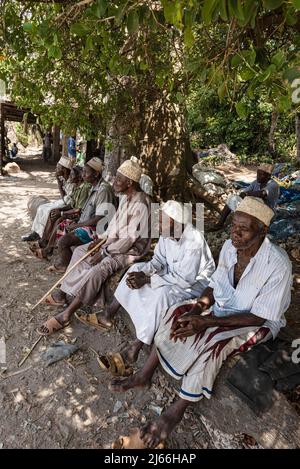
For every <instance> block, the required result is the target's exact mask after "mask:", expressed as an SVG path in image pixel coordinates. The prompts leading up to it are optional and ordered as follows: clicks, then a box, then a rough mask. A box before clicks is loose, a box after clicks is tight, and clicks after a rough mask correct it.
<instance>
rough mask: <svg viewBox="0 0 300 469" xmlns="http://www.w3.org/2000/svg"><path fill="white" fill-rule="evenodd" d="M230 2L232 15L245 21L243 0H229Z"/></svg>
mask: <svg viewBox="0 0 300 469" xmlns="http://www.w3.org/2000/svg"><path fill="white" fill-rule="evenodd" d="M228 4H229V5H228V6H229V11H230V13H231V16H235V17H236V18H237V19H238V20H240V21H244V19H245V15H244V10H243V6H242V2H241V0H229V2H228Z"/></svg>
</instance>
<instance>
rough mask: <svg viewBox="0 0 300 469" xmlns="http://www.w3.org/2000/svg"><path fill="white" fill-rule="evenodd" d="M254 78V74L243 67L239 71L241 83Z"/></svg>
mask: <svg viewBox="0 0 300 469" xmlns="http://www.w3.org/2000/svg"><path fill="white" fill-rule="evenodd" d="M254 76H255V72H254V71H253V70H251V69H250V68H248V67H244V68H243V69H242V70H241V71H240V77H241V79H242V80H243V81H249V80H251V79H252V78H253V77H254Z"/></svg>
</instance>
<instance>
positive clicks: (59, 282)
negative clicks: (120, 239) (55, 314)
mask: <svg viewBox="0 0 300 469" xmlns="http://www.w3.org/2000/svg"><path fill="white" fill-rule="evenodd" d="M105 241H106V239H102V241H100V242H99V244H97V245H96V246H95V247H93V249H91V250H90V251H88V252H87V253H86V254H85V255H84V256H82V257H81V258H80V259H78V261H77V262H75V264H74V265H72V267H71V268H70V269H69V270H67V271H66V272H65V273H64V275H63V276H62V277H61V278H60V279H59V280H58V281H57V282H56V283H55V285H53V287H52V288H50V290H49V291H47V293H45V295H44V296H43V297H42V298H41V299H40V300H39V301H38V302H37V304H36V305H34V306H33V308H31V311H33V310H34V309H35V308H36V307H37V306H38V305H39V304H40V303H42V302H43V301H44V300H45V298H47V296H48V295H50V293H51V292H52V291H53V290H54V289H55V288H56V287H57V286H58V285H59V284H61V282H62V281H63V280H64V279H65V278H66V277H67V275H69V273H70V272H72V270H73V269H75V267H77V266H78V264H80V262H81V261H84V259H86V258H87V257H89V256H90V255H91V254H92V253H93V252H95V251H96V250H97V249H99V248H100V247H101V246H102V245H103V244H104V243H105Z"/></svg>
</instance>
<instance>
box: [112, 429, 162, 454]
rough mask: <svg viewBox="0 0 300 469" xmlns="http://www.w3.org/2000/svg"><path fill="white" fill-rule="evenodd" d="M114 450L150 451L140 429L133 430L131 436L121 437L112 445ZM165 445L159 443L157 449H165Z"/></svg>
mask: <svg viewBox="0 0 300 469" xmlns="http://www.w3.org/2000/svg"><path fill="white" fill-rule="evenodd" d="M111 447H112V449H148V448H147V447H146V446H145V444H144V442H143V440H142V439H141V437H140V430H139V428H132V430H130V435H129V436H119V438H118V439H117V440H115V441H114V442H113V443H112V445H111ZM165 447H166V446H165V443H163V442H161V443H159V444H158V445H157V446H156V448H155V449H164V448H165Z"/></svg>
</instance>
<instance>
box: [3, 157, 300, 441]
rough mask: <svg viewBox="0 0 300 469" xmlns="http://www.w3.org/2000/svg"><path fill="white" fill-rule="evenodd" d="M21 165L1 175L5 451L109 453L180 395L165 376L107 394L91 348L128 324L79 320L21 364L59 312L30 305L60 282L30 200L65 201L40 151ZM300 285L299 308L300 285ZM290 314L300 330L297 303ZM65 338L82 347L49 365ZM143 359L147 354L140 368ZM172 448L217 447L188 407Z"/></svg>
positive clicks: (101, 348)
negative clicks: (47, 354) (105, 328)
mask: <svg viewBox="0 0 300 469" xmlns="http://www.w3.org/2000/svg"><path fill="white" fill-rule="evenodd" d="M18 164H19V165H20V167H21V169H22V171H21V172H20V173H18V174H15V175H12V176H9V177H0V196H1V205H0V224H1V232H0V243H1V263H0V338H1V337H2V336H3V337H5V342H6V347H7V370H6V371H5V372H2V374H0V421H1V426H0V448H109V447H110V445H111V443H112V441H113V440H114V439H115V438H116V437H117V436H118V435H122V434H128V429H129V428H131V427H135V426H140V425H141V424H143V423H144V422H146V421H148V420H153V419H155V417H156V416H157V415H158V414H160V413H161V411H162V409H163V408H164V407H165V406H166V405H168V404H169V403H170V402H171V401H172V400H173V398H174V392H173V390H172V387H171V385H170V384H168V381H167V379H166V377H165V376H164V375H163V374H162V373H161V372H157V373H156V375H155V378H154V382H153V385H152V387H151V389H150V390H149V391H147V392H145V391H137V392H134V391H130V392H128V393H126V394H124V395H123V394H119V393H118V394H117V393H116V394H113V393H111V392H110V391H109V390H108V384H109V381H110V376H109V375H107V374H106V373H104V372H102V371H100V369H99V366H98V364H97V361H96V358H95V355H94V353H93V351H92V350H91V348H93V349H95V350H96V351H98V352H99V353H100V354H101V353H102V352H103V353H105V352H107V351H116V350H118V349H119V348H120V346H121V345H124V343H127V342H128V340H129V339H130V333H129V331H128V329H127V327H126V326H125V325H124V323H123V322H122V321H119V322H118V327H117V330H116V331H114V332H111V333H100V332H99V331H97V330H96V329H95V330H94V329H92V328H86V327H84V325H82V324H81V323H79V322H78V321H76V320H74V321H72V323H71V325H70V326H69V327H68V328H67V329H65V330H64V331H63V333H62V334H60V335H59V336H54V337H53V338H51V339H46V338H43V339H42V340H41V341H40V342H39V344H38V345H37V347H36V349H35V350H34V352H33V353H32V354H31V355H30V357H29V358H28V359H27V360H26V362H25V363H24V364H23V365H22V366H21V367H19V366H18V363H19V362H20V360H21V359H22V358H23V357H24V355H25V354H26V351H27V350H28V348H30V347H31V346H32V345H33V343H34V342H35V341H36V340H37V338H38V335H37V333H36V328H37V327H38V326H39V325H40V324H41V323H42V321H44V320H45V319H46V318H47V317H49V316H51V315H52V314H53V312H54V311H55V309H54V310H53V308H51V307H48V306H45V305H41V306H39V307H38V308H36V309H35V310H34V311H31V308H32V306H33V305H34V304H35V303H36V302H37V300H38V299H39V298H40V297H41V296H42V295H43V294H44V293H45V292H46V291H47V290H48V289H49V288H50V286H52V284H53V283H54V282H55V281H56V280H57V279H58V277H57V276H56V275H55V274H50V273H48V272H47V270H46V268H47V266H48V263H47V262H46V261H40V260H37V259H36V258H35V257H34V256H33V255H32V254H31V252H30V251H29V249H28V247H27V245H26V243H24V242H22V241H21V235H23V234H26V233H28V232H29V231H30V225H31V222H30V219H29V217H28V215H27V211H26V204H27V201H28V198H29V197H30V196H31V195H46V196H47V197H49V198H52V199H55V198H56V197H57V196H58V190H57V187H56V183H55V178H54V176H53V167H50V166H47V165H45V164H44V163H43V162H42V161H41V159H40V158H39V157H38V155H35V154H34V152H31V153H30V152H28V154H27V155H26V157H23V158H22V159H21V160H19V161H18ZM250 176H252V174H250ZM297 278H298V277H297ZM298 280H299V278H298ZM295 281H296V280H295ZM296 287H297V288H298V290H297V296H296V293H295V295H294V296H295V299H297V302H298V305H299V284H296ZM291 311H292V314H291V320H292V321H294V323H296V327H298V326H299V319H298V318H297V317H296V303H295V302H294V305H293V306H292V308H291ZM299 330H300V328H299ZM58 340H64V341H67V342H69V343H71V342H74V343H76V344H78V345H79V346H80V349H79V351H78V352H77V353H75V354H74V355H73V356H72V357H71V358H69V359H66V360H63V361H60V362H58V363H56V364H54V365H51V366H49V367H46V366H45V364H44V363H43V361H42V360H41V353H42V352H43V351H45V350H46V349H47V348H48V347H49V345H51V344H52V343H54V342H57V341H58ZM144 360H145V354H144V353H143V354H142V355H141V357H140V359H139V363H138V365H137V366H139V365H141V364H142V363H143V362H144ZM0 371H1V370H0ZM187 426H188V428H189V431H186V428H187ZM239 441H240V443H239V445H240V446H239V447H245V444H244V443H243V442H242V436H241V438H240V440H239ZM168 446H169V447H171V448H214V447H215V444H214V441H213V439H212V438H211V437H210V433H209V432H208V431H207V429H206V427H205V425H204V424H203V423H202V422H201V421H199V419H198V418H196V417H195V416H194V415H193V412H192V410H189V411H188V412H187V414H186V416H185V419H184V420H183V422H182V423H181V425H179V427H178V428H177V430H176V431H175V432H174V434H173V436H172V438H170V441H169V445H168ZM246 446H247V445H246Z"/></svg>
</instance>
